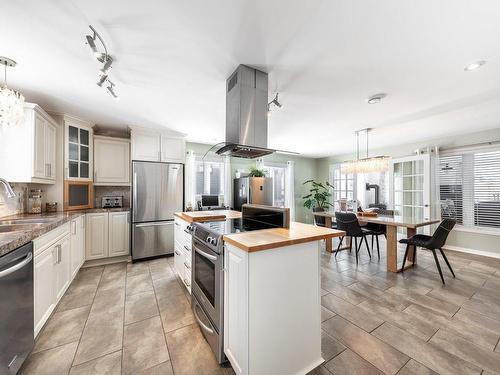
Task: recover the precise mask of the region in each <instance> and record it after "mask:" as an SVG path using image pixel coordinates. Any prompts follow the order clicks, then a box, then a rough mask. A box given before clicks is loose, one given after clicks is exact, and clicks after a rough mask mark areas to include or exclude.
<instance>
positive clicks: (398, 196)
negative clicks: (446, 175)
mask: <svg viewBox="0 0 500 375" xmlns="http://www.w3.org/2000/svg"><path fill="white" fill-rule="evenodd" d="M430 177H431V176H430V156H429V155H428V154H425V155H414V156H408V157H404V158H397V159H392V160H391V165H390V181H391V184H390V192H391V193H390V197H391V207H393V209H394V211H395V212H394V214H395V215H398V216H405V217H412V218H415V219H417V220H422V219H423V220H428V219H430V217H431V204H430V203H431V181H430V180H431V179H430ZM426 229H427V230H428V228H426Z"/></svg>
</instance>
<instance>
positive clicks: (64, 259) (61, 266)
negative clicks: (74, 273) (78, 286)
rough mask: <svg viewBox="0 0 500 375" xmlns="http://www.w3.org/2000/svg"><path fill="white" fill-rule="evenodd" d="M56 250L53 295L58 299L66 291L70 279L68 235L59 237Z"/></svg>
mask: <svg viewBox="0 0 500 375" xmlns="http://www.w3.org/2000/svg"><path fill="white" fill-rule="evenodd" d="M55 247H56V251H58V252H59V254H58V262H57V265H56V272H55V276H56V282H55V296H56V300H57V301H58V300H59V299H60V298H61V297H62V296H63V294H64V292H65V291H66V289H67V288H68V286H69V283H70V281H71V264H70V256H71V253H70V251H71V246H70V237H69V235H67V236H66V237H64V238H63V239H61V240H60V241H59V242H58V243H57V244H56V245H55Z"/></svg>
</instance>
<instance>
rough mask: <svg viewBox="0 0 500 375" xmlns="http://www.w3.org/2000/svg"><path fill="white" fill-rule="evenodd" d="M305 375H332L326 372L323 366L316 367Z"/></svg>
mask: <svg viewBox="0 0 500 375" xmlns="http://www.w3.org/2000/svg"><path fill="white" fill-rule="evenodd" d="M307 375H332V373H331V372H330V371H328V370H327V369H326V367H325V366H323V365H321V366H318V367H316V368H315V369H314V370H312V371H309V372H308V373H307Z"/></svg>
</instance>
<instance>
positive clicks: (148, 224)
mask: <svg viewBox="0 0 500 375" xmlns="http://www.w3.org/2000/svg"><path fill="white" fill-rule="evenodd" d="M173 223H174V222H173V221H162V222H160V223H142V224H136V225H135V226H136V227H137V228H143V227H159V226H162V225H172V224H173Z"/></svg>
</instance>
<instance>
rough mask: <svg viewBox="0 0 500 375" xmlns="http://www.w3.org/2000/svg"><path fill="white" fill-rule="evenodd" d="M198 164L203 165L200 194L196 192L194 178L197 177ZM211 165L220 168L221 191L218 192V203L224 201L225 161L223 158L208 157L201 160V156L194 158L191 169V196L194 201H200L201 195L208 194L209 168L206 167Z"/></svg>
mask: <svg viewBox="0 0 500 375" xmlns="http://www.w3.org/2000/svg"><path fill="white" fill-rule="evenodd" d="M200 165H203V193H201V194H198V192H197V191H196V185H197V181H196V178H197V171H198V167H199V166H200ZM212 165H217V166H218V167H219V168H220V170H221V174H220V177H219V178H220V182H219V183H220V188H221V191H220V193H219V194H218V196H219V202H220V204H222V203H225V196H226V191H225V189H226V182H225V174H226V168H225V161H224V159H221V160H214V159H210V160H202V159H201V158H196V160H195V165H194V171H193V179H192V181H193V182H192V183H193V188H192V189H193V190H192V191H193V196H194V199H195V201H196V202H198V201H200V200H201V196H202V195H209V194H210V169H209V168H207V166H212Z"/></svg>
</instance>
